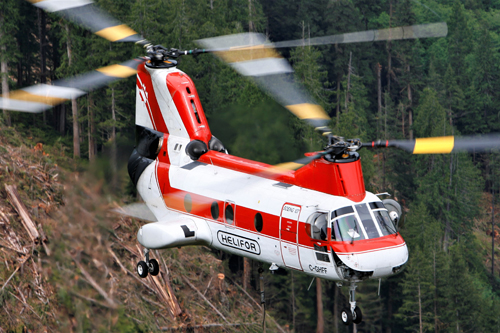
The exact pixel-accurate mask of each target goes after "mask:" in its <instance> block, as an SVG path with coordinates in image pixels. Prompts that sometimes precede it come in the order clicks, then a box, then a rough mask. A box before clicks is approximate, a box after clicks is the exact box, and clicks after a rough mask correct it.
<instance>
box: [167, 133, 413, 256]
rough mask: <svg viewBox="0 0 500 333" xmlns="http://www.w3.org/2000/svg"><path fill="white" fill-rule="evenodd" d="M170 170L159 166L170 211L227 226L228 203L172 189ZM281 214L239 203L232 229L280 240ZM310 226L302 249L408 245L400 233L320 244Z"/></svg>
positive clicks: (301, 231)
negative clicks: (214, 208) (257, 223)
mask: <svg viewBox="0 0 500 333" xmlns="http://www.w3.org/2000/svg"><path fill="white" fill-rule="evenodd" d="M166 137H167V136H166ZM164 140H165V142H164V147H163V148H162V150H161V151H160V154H159V158H162V157H163V153H162V151H163V150H164V149H166V146H167V144H166V141H167V138H165V139H164ZM213 153H215V152H213ZM207 154H208V153H207ZM217 154H218V153H217ZM221 155H225V154H221ZM167 156H168V154H167ZM204 156H205V155H204ZM225 156H229V155H225ZM240 165H241V164H240ZM249 167H250V166H249ZM169 168H170V165H169V164H167V163H163V162H161V161H160V163H158V167H157V174H158V177H159V186H160V189H161V192H162V195H163V198H164V200H165V204H166V205H167V207H168V208H169V209H171V210H175V211H178V212H181V213H185V214H189V215H193V216H196V217H199V218H203V219H207V220H209V221H211V222H216V223H219V224H226V223H225V221H224V218H223V217H224V201H221V200H216V199H214V198H210V197H206V196H203V195H199V194H196V193H193V192H188V191H184V190H180V189H175V188H172V187H171V186H170V183H169V180H168V170H169ZM254 168H258V166H255V165H254ZM214 202H216V203H217V206H218V211H219V214H218V217H217V218H216V219H215V220H214V219H213V217H212V211H211V206H212V203H214ZM257 213H260V214H261V215H262V219H263V222H264V223H263V229H262V231H261V232H260V233H259V232H257V231H256V228H255V215H256V214H257ZM280 214H281V207H279V208H277V210H276V214H269V213H264V212H261V211H258V210H254V209H251V208H248V207H244V206H241V205H239V203H238V202H236V207H235V218H234V223H233V224H232V226H233V227H235V228H236V229H241V230H245V231H248V232H251V233H255V234H259V235H262V236H267V237H271V238H275V239H279V238H280V231H279V228H280ZM308 227H309V228H310V227H311V226H310V225H309V224H307V223H305V222H299V226H298V228H297V239H298V245H300V246H301V247H306V248H313V247H314V245H318V246H327V245H330V244H331V245H332V247H333V249H334V251H335V252H339V254H344V253H345V254H346V253H362V252H366V251H378V250H381V249H384V248H389V247H394V246H402V245H404V240H403V238H402V237H401V236H400V235H399V234H398V235H389V236H384V237H380V238H375V239H368V240H358V241H354V242H353V243H352V244H351V243H350V242H336V241H332V242H329V241H320V240H315V239H312V238H310V237H309V235H308V234H307V231H306V230H307V228H308ZM330 235H331V231H330V229H329V232H328V238H327V239H330V237H331V236H330Z"/></svg>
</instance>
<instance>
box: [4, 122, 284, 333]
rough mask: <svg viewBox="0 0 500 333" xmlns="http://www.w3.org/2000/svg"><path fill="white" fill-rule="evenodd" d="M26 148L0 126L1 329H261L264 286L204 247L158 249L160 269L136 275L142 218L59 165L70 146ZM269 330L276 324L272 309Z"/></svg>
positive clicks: (155, 254) (85, 178)
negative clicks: (20, 207) (30, 226)
mask: <svg viewBox="0 0 500 333" xmlns="http://www.w3.org/2000/svg"><path fill="white" fill-rule="evenodd" d="M13 144H14V145H13ZM15 145H19V146H18V147H16V146H15ZM28 145H30V144H29V143H27V141H23V140H21V138H20V137H19V136H18V134H17V133H15V132H14V131H13V130H11V129H6V128H2V130H1V131H0V185H1V186H0V284H1V291H0V306H1V309H0V332H154V331H213V332H218V331H224V332H227V331H243V332H258V331H261V329H262V327H261V325H262V310H261V308H260V305H259V303H257V302H256V301H255V299H258V295H257V293H256V292H255V291H249V292H250V293H251V294H252V295H250V294H247V293H246V292H244V291H243V290H242V289H241V288H240V287H239V286H237V285H236V284H235V283H234V282H233V281H232V280H231V279H229V278H227V277H226V276H225V274H224V272H225V267H224V263H223V261H222V260H219V259H218V258H217V256H218V254H217V253H214V252H212V251H211V250H210V249H208V248H206V247H196V248H194V247H192V248H182V249H171V250H164V251H153V253H152V256H153V257H155V258H157V259H158V261H159V262H160V264H161V265H160V266H161V272H160V274H159V275H158V276H157V277H155V278H152V277H151V276H148V278H146V279H140V278H138V276H137V275H136V273H135V265H136V263H137V261H138V260H139V257H142V255H141V254H140V253H141V252H142V248H141V247H140V245H139V244H138V243H137V241H136V237H135V235H136V232H137V229H138V228H139V226H140V224H141V223H142V222H140V221H138V220H134V219H131V218H127V217H122V216H118V215H116V214H114V213H111V212H110V209H112V208H114V207H117V206H118V204H117V203H116V202H114V201H113V199H112V198H111V197H109V196H106V195H103V194H102V192H103V191H102V182H101V183H99V182H97V181H96V180H95V179H93V178H92V177H91V176H89V175H88V174H81V173H76V172H75V173H72V172H69V171H65V170H63V169H62V168H61V167H59V166H58V165H57V162H59V163H66V164H67V165H71V161H68V160H66V159H65V157H64V154H61V151H63V150H60V149H55V148H52V149H50V150H49V151H44V149H46V147H43V145H35V146H34V147H33V148H30V147H28ZM11 186H15V187H17V191H18V193H19V198H20V201H22V202H23V203H24V205H25V206H26V211H27V213H28V215H29V217H31V219H32V220H33V223H34V224H35V225H36V227H37V229H38V232H39V234H40V238H39V239H36V240H35V241H34V242H33V241H32V240H31V238H30V233H29V232H28V231H27V229H26V228H25V227H24V224H23V219H22V218H21V217H20V215H19V213H18V211H17V210H16V209H15V208H14V205H13V204H12V199H9V196H8V194H7V190H6V189H7V188H9V189H11V188H12V187H11ZM43 235H46V238H44V237H43ZM43 239H46V242H43ZM267 327H269V328H271V329H272V331H276V330H279V328H277V327H276V326H275V323H274V320H273V319H272V318H271V317H270V316H269V314H268V315H267Z"/></svg>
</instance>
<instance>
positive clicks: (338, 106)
mask: <svg viewBox="0 0 500 333" xmlns="http://www.w3.org/2000/svg"><path fill="white" fill-rule="evenodd" d="M341 79H342V75H340V74H338V75H337V110H336V112H337V124H338V123H339V122H340V80H341Z"/></svg>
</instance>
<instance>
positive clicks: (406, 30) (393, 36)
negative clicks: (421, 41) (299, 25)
mask: <svg viewBox="0 0 500 333" xmlns="http://www.w3.org/2000/svg"><path fill="white" fill-rule="evenodd" d="M447 34H448V26H447V25H446V22H439V23H428V24H418V25H410V26H405V27H394V28H388V29H378V30H366V31H358V32H349V33H345V34H339V35H331V36H324V37H315V38H308V39H296V40H289V41H283V42H277V43H274V47H275V48H284V47H297V46H304V45H308V46H309V45H311V46H313V45H329V44H347V43H362V42H378V41H384V40H390V41H393V40H403V39H416V38H431V37H445V36H446V35H447Z"/></svg>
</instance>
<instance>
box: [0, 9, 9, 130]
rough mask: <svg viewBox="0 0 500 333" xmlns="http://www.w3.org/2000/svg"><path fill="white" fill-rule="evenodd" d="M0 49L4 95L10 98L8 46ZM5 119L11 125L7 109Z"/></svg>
mask: <svg viewBox="0 0 500 333" xmlns="http://www.w3.org/2000/svg"><path fill="white" fill-rule="evenodd" d="M4 20H5V18H4V14H3V12H2V11H0V26H3V24H4ZM2 38H3V32H2V31H0V40H2ZM0 50H1V51H2V52H1V53H0V73H1V75H2V96H3V97H5V98H8V97H9V80H8V76H9V71H8V68H7V59H6V57H7V47H6V46H5V45H2V46H1V48H0ZM3 119H4V120H5V124H6V125H7V126H11V125H12V124H11V122H10V115H9V112H8V111H7V110H5V109H4V110H3Z"/></svg>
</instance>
